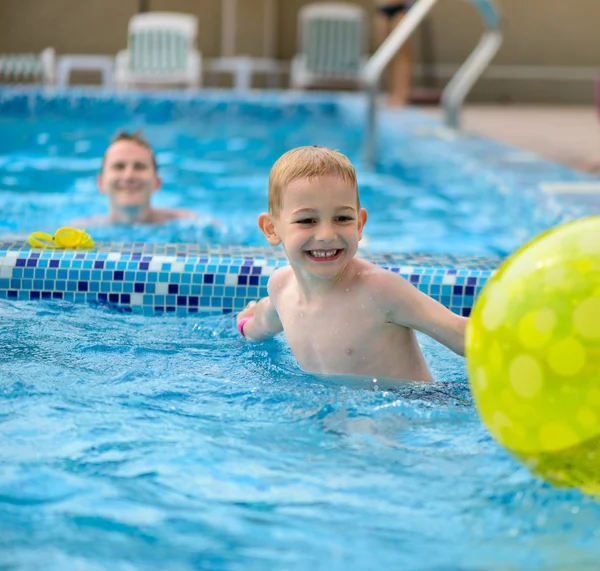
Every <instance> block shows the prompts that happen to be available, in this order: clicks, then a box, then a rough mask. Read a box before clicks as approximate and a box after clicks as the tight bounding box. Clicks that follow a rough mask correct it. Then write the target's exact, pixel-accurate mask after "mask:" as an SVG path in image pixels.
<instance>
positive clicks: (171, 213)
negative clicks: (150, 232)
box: [152, 208, 198, 224]
mask: <svg viewBox="0 0 600 571" xmlns="http://www.w3.org/2000/svg"><path fill="white" fill-rule="evenodd" d="M183 218H187V219H196V218H198V213H197V212H194V211H193V210H186V209H184V208H155V209H153V211H152V222H153V223H154V224H162V223H164V222H168V221H169V220H179V219H183Z"/></svg>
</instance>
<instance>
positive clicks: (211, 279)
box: [203, 274, 215, 284]
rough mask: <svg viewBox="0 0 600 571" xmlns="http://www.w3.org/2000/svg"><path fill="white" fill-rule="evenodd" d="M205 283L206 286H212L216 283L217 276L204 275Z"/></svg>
mask: <svg viewBox="0 0 600 571" xmlns="http://www.w3.org/2000/svg"><path fill="white" fill-rule="evenodd" d="M203 281H204V283H205V284H212V283H214V281H215V276H214V274H204V280H203Z"/></svg>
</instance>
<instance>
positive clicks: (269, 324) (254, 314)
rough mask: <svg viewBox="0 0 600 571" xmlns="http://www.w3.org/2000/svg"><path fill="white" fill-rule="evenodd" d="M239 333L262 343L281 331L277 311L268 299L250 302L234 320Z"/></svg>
mask: <svg viewBox="0 0 600 571" xmlns="http://www.w3.org/2000/svg"><path fill="white" fill-rule="evenodd" d="M235 322H236V325H237V327H238V330H239V332H240V333H241V334H242V335H243V336H244V337H246V338H247V339H253V340H255V341H262V340H264V339H269V338H270V337H273V335H276V334H277V333H279V332H280V331H283V327H282V325H281V322H280V321H279V316H278V315H277V311H276V310H275V308H274V307H273V304H272V303H271V300H270V299H269V298H268V297H265V298H263V299H261V300H260V301H259V302H258V303H257V302H256V301H251V302H250V303H249V304H248V305H247V306H246V307H245V308H244V309H243V310H242V311H240V312H239V313H238V314H237V316H236V318H235Z"/></svg>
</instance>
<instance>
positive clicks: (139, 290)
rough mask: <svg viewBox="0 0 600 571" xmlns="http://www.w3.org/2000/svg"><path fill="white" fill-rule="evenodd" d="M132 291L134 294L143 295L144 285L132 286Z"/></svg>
mask: <svg viewBox="0 0 600 571" xmlns="http://www.w3.org/2000/svg"><path fill="white" fill-rule="evenodd" d="M133 291H134V292H135V293H144V284H140V283H136V284H134V286H133Z"/></svg>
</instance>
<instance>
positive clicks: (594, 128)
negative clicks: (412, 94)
mask: <svg viewBox="0 0 600 571" xmlns="http://www.w3.org/2000/svg"><path fill="white" fill-rule="evenodd" d="M421 109H422V111H424V112H425V113H428V114H430V115H434V116H436V117H441V116H442V112H441V109H440V108H439V107H422V108H421ZM462 126H463V128H464V129H465V130H466V131H471V132H473V133H477V134H479V135H483V136H484V137H489V138H491V139H496V140H498V141H501V142H503V143H505V144H508V145H511V146H513V147H518V148H521V149H524V150H527V151H531V152H533V153H536V154H538V155H540V156H541V157H543V158H545V159H548V160H550V161H553V162H557V163H561V164H563V165H566V166H568V167H570V168H572V169H575V170H580V171H583V172H588V173H593V174H597V175H599V176H600V118H599V117H598V115H597V111H596V108H595V107H594V106H593V105H590V106H576V107H575V106H561V107H557V106H545V105H514V104H512V105H484V104H470V105H467V106H465V108H464V110H463V114H462ZM594 163H595V170H594V169H593V168H592V165H594Z"/></svg>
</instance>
